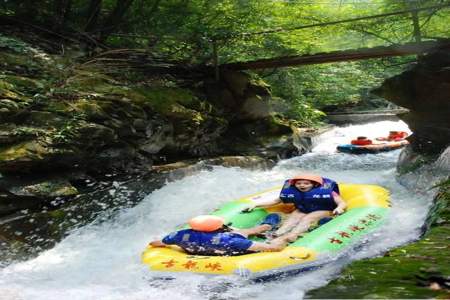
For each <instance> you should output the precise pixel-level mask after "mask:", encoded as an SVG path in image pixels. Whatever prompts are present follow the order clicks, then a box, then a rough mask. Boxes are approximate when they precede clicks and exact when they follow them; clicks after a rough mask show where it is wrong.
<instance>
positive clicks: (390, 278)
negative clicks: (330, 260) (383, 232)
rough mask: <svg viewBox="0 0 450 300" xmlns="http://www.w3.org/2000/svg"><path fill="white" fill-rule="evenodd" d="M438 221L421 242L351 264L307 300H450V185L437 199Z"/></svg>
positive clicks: (442, 188) (308, 295) (310, 293)
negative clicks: (329, 299) (333, 299)
mask: <svg viewBox="0 0 450 300" xmlns="http://www.w3.org/2000/svg"><path fill="white" fill-rule="evenodd" d="M436 204H438V205H439V209H438V210H436V211H435V213H436V214H437V215H438V216H439V218H434V219H433V220H434V221H435V222H434V223H433V224H432V226H431V229H430V230H429V231H428V232H427V233H426V234H425V236H424V237H423V238H422V239H421V240H420V241H418V242H415V243H411V244H409V245H406V246H404V247H400V248H397V249H394V250H391V251H389V252H388V253H386V254H385V255H384V257H377V258H372V259H366V260H362V261H357V262H354V263H352V264H351V265H350V266H349V267H347V268H346V269H345V270H344V271H343V272H342V273H341V274H340V276H339V278H338V279H336V280H333V281H332V282H330V283H329V284H328V285H327V286H325V287H322V288H319V289H316V290H312V291H309V292H308V293H307V295H306V298H315V299H317V298H335V299H347V298H353V299H359V298H373V299H430V298H433V299H449V297H450V287H449V278H450V265H449V264H448V257H449V255H450V249H449V247H448V237H449V236H450V219H449V217H450V184H449V181H448V180H447V181H446V182H444V183H442V184H441V187H440V193H439V194H438V196H437V198H436Z"/></svg>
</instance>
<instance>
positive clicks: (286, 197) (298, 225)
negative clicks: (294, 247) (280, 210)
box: [247, 174, 347, 244]
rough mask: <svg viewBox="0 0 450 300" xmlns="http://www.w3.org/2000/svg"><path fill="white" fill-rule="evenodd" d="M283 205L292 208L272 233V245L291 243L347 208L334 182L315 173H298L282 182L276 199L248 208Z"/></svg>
mask: <svg viewBox="0 0 450 300" xmlns="http://www.w3.org/2000/svg"><path fill="white" fill-rule="evenodd" d="M279 202H283V203H293V204H294V205H295V207H296V210H294V211H293V212H292V213H291V214H290V215H289V217H288V218H287V220H286V221H285V222H284V223H283V224H282V226H281V227H280V228H279V229H278V230H277V231H276V232H275V234H274V236H275V237H277V238H275V239H274V240H272V241H271V242H272V243H275V244H276V243H280V242H284V241H286V240H287V241H289V242H293V241H295V240H297V238H298V237H299V236H300V235H301V234H302V233H303V232H306V231H307V230H308V229H309V227H310V226H311V225H312V224H314V223H315V222H318V221H319V220H320V219H322V218H326V217H330V216H331V215H332V214H334V215H339V214H342V213H343V212H344V210H345V208H346V207H347V205H346V203H345V202H344V200H343V199H342V198H341V196H340V195H339V187H338V185H337V183H336V182H335V181H333V180H331V179H328V178H322V177H321V176H319V175H315V174H301V175H298V176H296V177H294V178H292V179H288V180H286V181H285V183H284V186H283V188H282V190H281V192H280V196H279V198H276V199H273V200H269V201H266V202H259V203H256V204H255V205H253V206H251V207H249V208H248V209H247V210H251V209H253V208H256V207H267V206H272V205H274V204H277V203H279Z"/></svg>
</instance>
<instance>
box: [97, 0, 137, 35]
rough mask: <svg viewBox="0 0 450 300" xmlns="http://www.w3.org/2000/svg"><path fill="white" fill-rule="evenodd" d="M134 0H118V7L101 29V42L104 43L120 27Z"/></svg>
mask: <svg viewBox="0 0 450 300" xmlns="http://www.w3.org/2000/svg"><path fill="white" fill-rule="evenodd" d="M133 1H134V0H117V2H116V6H115V7H114V9H113V10H112V12H111V13H110V14H109V15H108V17H107V18H106V20H105V23H104V24H103V28H102V29H101V36H100V40H101V41H104V40H106V39H107V38H108V36H109V35H110V34H111V33H113V32H114V30H115V29H116V28H117V27H118V26H119V25H120V23H121V22H122V19H123V17H124V16H125V14H126V12H127V10H128V9H129V8H130V7H131V5H132V4H133Z"/></svg>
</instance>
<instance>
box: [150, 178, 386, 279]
mask: <svg viewBox="0 0 450 300" xmlns="http://www.w3.org/2000/svg"><path fill="white" fill-rule="evenodd" d="M339 187H340V191H341V196H342V198H343V199H344V200H345V201H346V202H347V205H348V206H347V210H346V212H345V213H344V214H342V215H340V216H338V217H335V218H334V219H332V220H331V221H329V222H327V223H326V224H324V225H321V226H319V227H317V228H316V229H314V230H312V231H310V232H308V233H306V234H304V235H303V237H300V238H299V239H298V240H297V241H295V242H293V243H291V244H290V245H289V246H288V247H286V248H285V249H284V250H282V251H280V252H261V253H252V254H245V255H239V256H197V255H190V254H187V253H185V252H183V251H182V250H181V249H180V248H178V247H176V246H172V247H167V248H158V247H151V246H148V247H147V249H146V250H145V251H144V252H143V254H142V261H143V263H144V264H146V265H147V266H149V268H150V270H152V271H158V272H165V273H173V272H189V273H202V274H214V275H233V274H234V275H240V276H244V277H247V278H266V277H268V276H269V277H270V276H273V275H274V274H278V273H284V272H293V271H295V272H301V271H305V270H310V269H312V268H316V267H317V266H319V265H322V264H324V263H326V262H327V261H329V260H330V257H332V255H336V254H339V253H340V252H342V251H343V250H344V249H346V248H348V247H350V246H352V245H354V244H355V243H357V241H358V240H359V239H360V238H361V237H362V236H364V235H366V234H367V233H368V232H370V231H372V230H374V229H376V228H377V227H379V226H380V224H381V223H382V221H383V219H384V218H385V217H386V215H387V212H388V210H389V207H390V204H389V193H388V191H387V190H386V189H384V188H382V187H380V186H376V185H362V184H340V185H339ZM280 189H281V187H277V188H274V189H271V190H268V191H265V192H262V193H259V194H256V195H252V196H248V197H244V198H242V199H239V200H235V201H231V202H228V203H226V204H225V205H223V206H222V207H220V208H219V209H218V210H216V211H214V212H213V213H212V214H214V215H218V216H222V217H224V218H225V220H226V222H227V223H228V222H231V223H232V224H233V227H238V228H249V227H252V226H254V225H256V224H258V222H260V221H261V220H262V219H263V218H264V217H265V216H266V215H267V214H268V213H272V212H279V213H286V212H289V211H292V209H293V207H292V206H291V205H289V204H279V205H276V206H273V207H271V208H269V209H255V210H253V211H252V212H250V213H243V212H242V210H243V209H244V208H245V207H247V206H248V203H249V202H254V201H258V200H263V199H265V198H272V199H273V198H274V197H277V196H278V195H279V192H280ZM259 240H261V239H259Z"/></svg>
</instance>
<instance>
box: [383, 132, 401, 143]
mask: <svg viewBox="0 0 450 300" xmlns="http://www.w3.org/2000/svg"><path fill="white" fill-rule="evenodd" d="M407 137H408V133H407V132H405V131H389V135H388V136H387V137H379V138H377V140H378V141H389V142H398V141H403V140H404V139H405V138H407Z"/></svg>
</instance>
